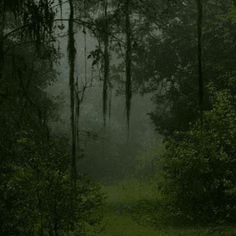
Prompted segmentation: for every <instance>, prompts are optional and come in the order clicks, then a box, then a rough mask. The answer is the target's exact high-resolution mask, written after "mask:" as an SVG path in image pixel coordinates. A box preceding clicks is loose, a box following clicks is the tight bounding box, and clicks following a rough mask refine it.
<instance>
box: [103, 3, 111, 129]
mask: <svg viewBox="0 0 236 236" xmlns="http://www.w3.org/2000/svg"><path fill="white" fill-rule="evenodd" d="M107 11H108V0H104V17H105V36H104V80H103V118H104V125H105V124H106V115H107V103H108V84H109V69H110V68H109V67H110V57H109V24H108V12H107Z"/></svg>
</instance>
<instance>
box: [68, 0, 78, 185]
mask: <svg viewBox="0 0 236 236" xmlns="http://www.w3.org/2000/svg"><path fill="white" fill-rule="evenodd" d="M69 6H70V17H69V29H68V37H69V38H68V54H69V55H68V59H69V70H70V72H69V80H70V107H71V142H72V147H71V148H72V149H71V179H72V182H73V185H74V187H75V183H76V175H77V168H76V111H75V110H76V109H75V75H74V74H75V58H76V49H75V38H74V5H73V0H69Z"/></svg>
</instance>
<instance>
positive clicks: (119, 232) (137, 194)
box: [91, 180, 236, 236]
mask: <svg viewBox="0 0 236 236" xmlns="http://www.w3.org/2000/svg"><path fill="white" fill-rule="evenodd" d="M103 192H104V193H105V195H106V196H107V197H106V207H105V209H104V220H103V222H102V226H101V227H99V229H97V232H96V233H91V235H94V236H236V227H232V226H227V227H226V226H225V227H224V226H218V227H217V226H215V227H206V228H196V227H188V228H173V227H172V228H170V227H167V226H163V227H162V226H160V225H159V226H157V225H155V224H154V223H153V222H152V219H151V218H152V217H151V216H150V215H148V214H147V212H149V211H150V209H148V210H147V211H146V212H145V210H144V209H137V207H139V206H140V207H143V203H144V202H146V203H147V202H154V201H155V200H156V198H157V196H158V194H157V192H156V190H155V184H154V183H147V182H145V183H144V182H141V181H137V180H128V181H127V180H126V181H122V182H120V183H118V184H117V183H116V184H113V185H105V186H104V187H103ZM142 212H143V213H142ZM152 214H153V212H152ZM149 218H150V219H149ZM155 223H156V222H155Z"/></svg>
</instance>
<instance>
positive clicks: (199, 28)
mask: <svg viewBox="0 0 236 236" xmlns="http://www.w3.org/2000/svg"><path fill="white" fill-rule="evenodd" d="M197 9H198V17H197V18H198V19H197V35H198V84H199V109H200V119H201V127H202V125H203V109H204V104H203V103H204V81H203V69H202V18H203V6H202V0H197Z"/></svg>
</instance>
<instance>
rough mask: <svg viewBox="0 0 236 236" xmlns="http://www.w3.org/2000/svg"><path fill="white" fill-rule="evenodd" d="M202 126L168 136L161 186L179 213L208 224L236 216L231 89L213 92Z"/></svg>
mask: <svg viewBox="0 0 236 236" xmlns="http://www.w3.org/2000/svg"><path fill="white" fill-rule="evenodd" d="M212 100H213V107H212V109H211V110H210V111H207V112H205V114H204V120H203V126H202V128H201V125H200V122H199V121H198V122H196V123H195V124H193V125H191V129H190V130H189V131H186V132H176V133H175V135H174V137H173V138H172V139H169V140H167V141H166V151H165V153H164V155H163V156H162V157H161V159H160V163H161V181H160V183H159V187H160V189H161V191H162V193H163V194H164V196H165V199H166V201H167V202H168V203H169V204H170V206H171V211H172V213H173V214H174V215H175V216H179V217H180V218H181V217H184V218H185V219H188V220H194V221H195V222H197V221H201V222H205V223H209V222H213V221H226V220H229V219H232V218H233V212H234V209H235V206H236V201H235V200H236V199H235V198H234V197H233V192H234V189H235V187H236V182H235V180H236V156H235V155H236V109H235V107H234V102H235V97H233V96H231V95H230V94H229V92H228V91H221V92H217V93H215V95H214V96H212Z"/></svg>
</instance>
